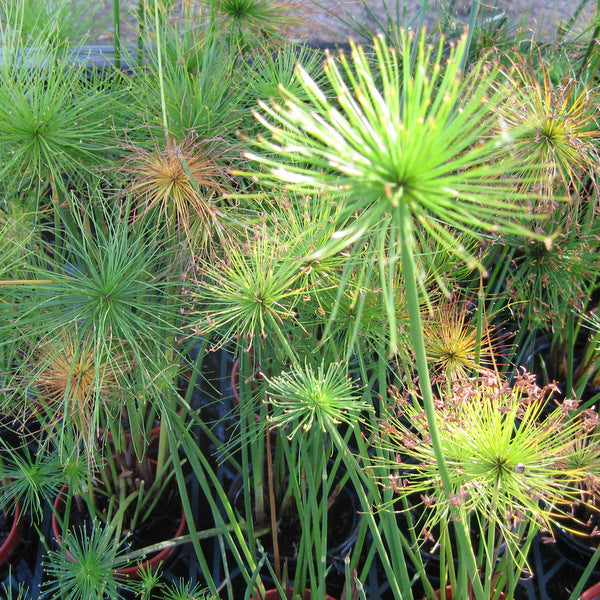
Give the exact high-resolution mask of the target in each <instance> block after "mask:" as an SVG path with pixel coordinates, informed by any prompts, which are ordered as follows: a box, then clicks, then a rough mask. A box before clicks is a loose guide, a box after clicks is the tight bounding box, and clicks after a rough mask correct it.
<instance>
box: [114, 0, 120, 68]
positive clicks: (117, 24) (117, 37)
mask: <svg viewBox="0 0 600 600" xmlns="http://www.w3.org/2000/svg"><path fill="white" fill-rule="evenodd" d="M113 30H114V55H115V69H117V70H120V69H121V15H120V14H119V0H113Z"/></svg>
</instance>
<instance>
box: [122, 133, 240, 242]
mask: <svg viewBox="0 0 600 600" xmlns="http://www.w3.org/2000/svg"><path fill="white" fill-rule="evenodd" d="M131 150H132V154H131V155H130V156H129V157H128V158H127V160H126V162H125V164H124V166H123V171H124V172H125V174H126V175H128V176H130V177H131V178H132V182H131V184H130V185H129V186H128V187H127V188H126V189H127V191H129V192H131V193H133V196H134V199H135V213H136V218H137V219H142V218H147V217H148V215H149V214H153V213H156V214H157V215H158V222H159V223H161V224H165V225H166V228H167V231H169V233H171V234H173V235H175V236H176V237H178V238H179V239H180V240H181V241H183V242H184V243H185V244H186V245H187V246H189V247H192V248H196V249H198V250H203V249H205V248H206V247H207V246H208V245H209V244H210V243H211V242H215V241H218V240H220V239H221V238H222V237H224V236H226V235H227V232H226V230H225V225H224V220H225V219H224V215H223V214H222V212H221V210H220V207H219V203H218V201H219V200H220V198H221V197H222V196H223V194H224V193H225V191H227V190H230V185H231V177H230V175H229V174H228V170H227V167H226V166H225V165H224V163H223V162H222V161H223V159H224V151H223V149H222V148H221V146H220V144H219V141H218V140H216V139H211V140H199V139H196V138H194V137H193V136H188V137H187V138H184V139H183V140H181V141H175V140H171V139H170V138H168V139H167V140H166V142H165V144H164V145H163V146H162V147H161V146H159V145H158V143H156V144H155V146H154V148H153V149H151V150H146V149H144V148H139V147H133V148H131Z"/></svg>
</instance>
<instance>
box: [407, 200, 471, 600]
mask: <svg viewBox="0 0 600 600" xmlns="http://www.w3.org/2000/svg"><path fill="white" fill-rule="evenodd" d="M396 210H397V211H398V219H397V221H398V223H399V224H400V227H399V229H400V231H399V233H400V244H401V253H402V257H401V260H402V271H403V274H404V282H405V286H406V300H407V306H408V316H409V322H410V337H411V341H412V345H413V351H414V353H415V362H416V367H417V374H418V376H419V384H420V388H421V395H422V399H423V408H424V410H425V414H426V416H427V422H428V425H429V433H430V436H431V444H432V447H433V450H434V453H435V457H436V460H437V463H438V468H439V472H440V478H441V480H442V485H443V489H444V491H445V494H446V500H447V501H449V498H450V493H451V492H452V486H451V482H450V474H449V472H448V468H447V466H446V460H445V457H444V452H443V449H442V444H441V440H440V434H439V429H438V425H437V415H436V410H435V406H434V400H433V390H432V389H431V380H430V377H429V368H428V366H427V352H426V349H425V341H424V339H423V328H422V324H421V311H420V306H419V290H418V287H417V273H416V266H415V258H414V254H413V248H412V240H413V235H412V230H411V223H412V221H411V218H410V212H409V207H408V204H407V203H406V202H405V201H403V199H402V198H399V202H398V207H397V208H396ZM450 506H451V512H452V513H453V514H456V509H455V508H454V507H452V505H450ZM454 524H455V530H456V536H457V541H458V548H459V565H460V566H462V567H463V568H462V569H461V574H462V573H465V569H466V573H467V574H475V573H477V565H476V561H475V557H474V555H473V550H472V547H471V543H470V540H469V537H468V534H467V531H466V526H465V523H464V522H462V521H460V520H457V521H455V522H454ZM459 582H461V579H460V577H459ZM463 583H466V582H464V581H463ZM472 583H473V588H474V592H475V594H476V597H478V598H481V597H482V594H483V588H482V585H481V581H480V579H479V578H478V577H474V578H473V581H472ZM465 589H466V588H465Z"/></svg>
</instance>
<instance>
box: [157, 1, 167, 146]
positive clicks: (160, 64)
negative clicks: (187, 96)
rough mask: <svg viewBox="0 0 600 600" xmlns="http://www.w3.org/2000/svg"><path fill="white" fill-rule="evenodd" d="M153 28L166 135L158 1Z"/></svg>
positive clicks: (165, 107)
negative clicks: (154, 30)
mask: <svg viewBox="0 0 600 600" xmlns="http://www.w3.org/2000/svg"><path fill="white" fill-rule="evenodd" d="M154 28H155V29H156V61H157V68H158V87H159V90H160V108H161V114H162V124H163V129H164V130H165V134H167V135H168V131H169V129H168V121H167V101H166V97H165V74H164V70H163V61H162V35H161V28H160V19H159V18H158V2H155V3H154Z"/></svg>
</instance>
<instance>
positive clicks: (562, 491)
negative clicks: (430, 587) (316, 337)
mask: <svg viewBox="0 0 600 600" xmlns="http://www.w3.org/2000/svg"><path fill="white" fill-rule="evenodd" d="M555 391H556V387H555V386H551V385H549V386H546V387H544V388H540V387H539V386H538V385H537V384H536V383H535V376H534V375H531V374H529V373H524V372H522V373H520V374H519V375H518V376H517V377H516V379H515V381H514V383H512V384H510V383H509V382H508V381H506V380H504V379H503V378H501V377H499V376H498V375H497V374H496V373H495V372H493V371H488V372H486V373H484V374H483V375H482V376H478V377H471V378H469V377H463V378H460V379H456V380H455V381H454V382H453V384H452V386H451V387H450V388H447V389H445V390H444V391H443V393H442V394H441V395H440V397H439V398H437V400H436V410H437V415H438V417H439V420H438V426H439V434H440V438H439V439H440V443H441V445H442V449H443V453H444V458H445V461H446V467H447V468H448V473H449V477H450V486H451V487H450V495H449V496H448V497H446V495H445V491H444V489H443V486H442V479H441V473H440V467H439V464H438V462H437V461H436V454H435V451H434V448H433V443H432V437H431V435H430V428H429V426H428V424H427V418H426V415H425V413H424V411H423V410H422V409H421V408H420V407H419V402H418V401H417V402H414V400H415V398H414V394H415V393H416V392H414V391H413V392H407V393H402V392H400V391H399V390H395V391H392V393H391V395H390V397H391V399H392V401H393V404H394V405H393V407H392V410H391V411H389V412H388V416H387V418H385V419H383V420H382V421H381V423H380V426H379V427H378V428H377V429H376V430H375V432H374V437H373V443H374V444H375V445H376V446H380V447H382V448H384V449H385V452H387V455H388V456H389V457H390V459H391V460H390V461H389V463H388V464H387V467H388V468H387V469H383V470H382V471H380V473H382V475H381V477H382V484H383V485H384V486H389V487H391V488H392V489H394V491H395V492H396V495H397V497H398V498H400V499H401V501H399V502H397V503H395V504H394V507H395V508H397V509H399V510H401V511H402V510H410V511H411V512H412V514H410V515H409V518H412V519H413V525H414V527H415V530H416V539H417V541H418V543H423V542H424V541H425V539H426V538H428V537H431V536H432V535H434V533H436V534H437V535H438V536H439V539H438V540H437V541H438V542H439V544H440V547H441V548H442V550H441V551H440V556H448V555H449V556H450V557H451V556H452V550H451V546H450V543H449V538H448V536H449V533H450V530H451V528H450V520H451V519H456V518H459V519H461V520H463V521H464V523H465V524H466V525H467V527H468V529H469V532H470V534H471V539H472V540H476V544H477V545H478V546H479V547H478V548H477V550H478V551H477V556H478V572H479V577H480V578H481V580H482V582H483V587H484V589H485V594H486V595H485V597H486V598H491V597H492V594H493V593H494V591H496V592H497V593H500V592H502V591H503V592H505V593H506V594H507V596H506V597H507V598H512V597H513V594H514V590H515V587H516V585H517V582H518V580H519V578H520V576H521V574H522V573H523V572H527V553H528V550H529V547H530V545H531V542H532V540H533V537H534V536H535V534H536V533H537V532H538V531H540V530H541V531H546V532H549V531H551V526H552V523H553V522H554V521H555V519H556V517H557V515H560V514H561V513H564V511H566V510H568V506H569V505H570V504H571V503H572V502H573V501H574V500H575V499H577V498H578V497H579V494H580V492H579V490H580V486H581V485H582V484H583V483H584V482H586V481H587V480H588V478H589V476H590V474H591V472H592V471H595V470H597V468H598V464H599V461H600V454H599V453H598V449H597V443H598V441H597V435H598V429H597V424H598V415H597V413H596V412H595V411H594V410H589V409H588V410H582V411H579V412H578V411H577V410H576V409H577V407H578V403H577V402H575V401H573V400H564V401H562V402H558V401H556V402H555V401H554V400H553V399H552V394H553V393H554V392H555ZM581 436H585V439H586V443H584V444H581V443H578V439H579V438H581ZM380 456H383V455H380ZM384 462H385V461H384ZM375 463H376V464H375V465H374V466H375V467H376V468H381V466H382V463H381V462H380V461H379V460H377V461H375ZM386 471H387V475H385V473H386ZM409 499H410V500H411V503H410V509H409V508H408V506H409V504H408V502H407V500H409ZM403 502H406V503H405V504H403ZM452 564H453V561H452V560H447V561H446V562H445V563H443V567H442V569H443V570H445V569H447V571H446V572H445V573H444V572H443V573H442V574H441V578H442V582H444V579H445V578H446V577H447V582H448V583H449V584H451V585H453V589H455V588H456V580H455V578H454V577H455V574H454V573H453V572H452ZM458 597H460V596H459V595H458V593H457V594H455V595H453V596H452V598H458ZM463 597H464V596H463ZM468 597H469V598H470V597H477V596H475V595H473V596H468Z"/></svg>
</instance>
